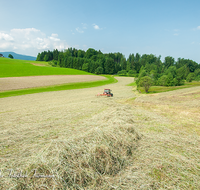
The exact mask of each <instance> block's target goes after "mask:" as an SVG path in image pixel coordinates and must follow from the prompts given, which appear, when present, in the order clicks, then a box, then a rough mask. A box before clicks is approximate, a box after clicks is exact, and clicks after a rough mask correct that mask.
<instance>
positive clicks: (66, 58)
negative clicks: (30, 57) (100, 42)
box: [36, 48, 126, 74]
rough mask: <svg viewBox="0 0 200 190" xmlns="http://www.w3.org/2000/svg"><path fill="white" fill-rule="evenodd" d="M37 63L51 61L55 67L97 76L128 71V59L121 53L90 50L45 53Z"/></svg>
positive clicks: (40, 54) (40, 55) (42, 53)
mask: <svg viewBox="0 0 200 190" xmlns="http://www.w3.org/2000/svg"><path fill="white" fill-rule="evenodd" d="M36 60H37V61H50V63H51V64H52V65H54V66H60V67H66V68H73V69H79V70H83V71H87V72H90V73H96V74H115V73H118V71H120V70H121V69H122V68H125V69H126V58H125V57H124V55H122V54H121V53H109V54H103V53H102V52H101V51H96V50H94V49H92V48H89V49H88V50H87V51H83V50H77V49H75V48H68V49H66V50H65V51H60V52H59V51H58V50H54V51H48V52H47V51H44V52H41V53H39V54H38V56H37V59H36Z"/></svg>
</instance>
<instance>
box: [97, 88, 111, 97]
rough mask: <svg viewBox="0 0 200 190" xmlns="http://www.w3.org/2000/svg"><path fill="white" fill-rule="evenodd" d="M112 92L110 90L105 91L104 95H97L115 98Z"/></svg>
mask: <svg viewBox="0 0 200 190" xmlns="http://www.w3.org/2000/svg"><path fill="white" fill-rule="evenodd" d="M111 91H112V90H110V89H104V92H103V94H97V96H107V97H113V93H111Z"/></svg>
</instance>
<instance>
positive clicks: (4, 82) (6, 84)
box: [0, 75, 105, 91]
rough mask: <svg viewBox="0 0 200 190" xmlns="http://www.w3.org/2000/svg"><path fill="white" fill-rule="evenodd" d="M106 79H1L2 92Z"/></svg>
mask: <svg viewBox="0 0 200 190" xmlns="http://www.w3.org/2000/svg"><path fill="white" fill-rule="evenodd" d="M104 79H105V77H102V76H96V75H50V76H29V77H6V78H0V91H8V90H18V89H24V88H34V87H42V86H52V85H59V84H66V83H74V82H89V81H97V80H104Z"/></svg>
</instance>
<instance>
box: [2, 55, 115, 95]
mask: <svg viewBox="0 0 200 190" xmlns="http://www.w3.org/2000/svg"><path fill="white" fill-rule="evenodd" d="M33 64H39V65H43V66H35V65H33ZM41 75H93V74H91V73H88V72H84V71H80V70H76V69H70V68H60V67H51V66H49V65H48V63H46V62H38V61H26V60H17V59H8V58H0V77H1V78H2V77H22V76H41ZM102 76H104V77H106V78H107V80H101V81H93V82H78V83H68V84H62V85H54V86H45V87H38V88H28V89H21V90H11V91H3V92H0V98H4V97H10V96H19V95H25V94H33V93H41V92H50V91H60V90H72V89H80V88H91V87H96V86H102V85H106V84H110V83H116V82H117V80H116V79H115V78H114V77H113V76H109V75H102Z"/></svg>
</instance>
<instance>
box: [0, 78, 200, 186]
mask: <svg viewBox="0 0 200 190" xmlns="http://www.w3.org/2000/svg"><path fill="white" fill-rule="evenodd" d="M116 78H117V80H118V83H115V84H109V85H105V86H102V87H94V88H87V89H76V90H66V91H56V92H44V93H38V94H29V95H23V96H15V97H7V98H1V99H0V107H1V110H0V143H1V144H0V148H1V149H0V162H1V179H0V185H1V187H2V188H3V189H8V188H12V187H13V188H14V189H48V188H49V189H53V188H54V189H59V188H60V189H199V188H200V150H199V148H200V146H199V145H200V134H199V126H200V118H199V113H200V106H199V105H200V96H199V92H200V87H194V88H188V89H181V90H176V91H172V92H165V93H160V94H153V95H144V94H143V95H141V94H138V93H137V92H136V91H134V89H133V88H132V87H131V86H127V84H129V83H132V82H133V80H134V79H133V78H131V77H116ZM104 88H111V89H112V92H113V94H114V97H113V98H110V97H97V96H95V95H96V94H98V93H102V92H103V89H104Z"/></svg>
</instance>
